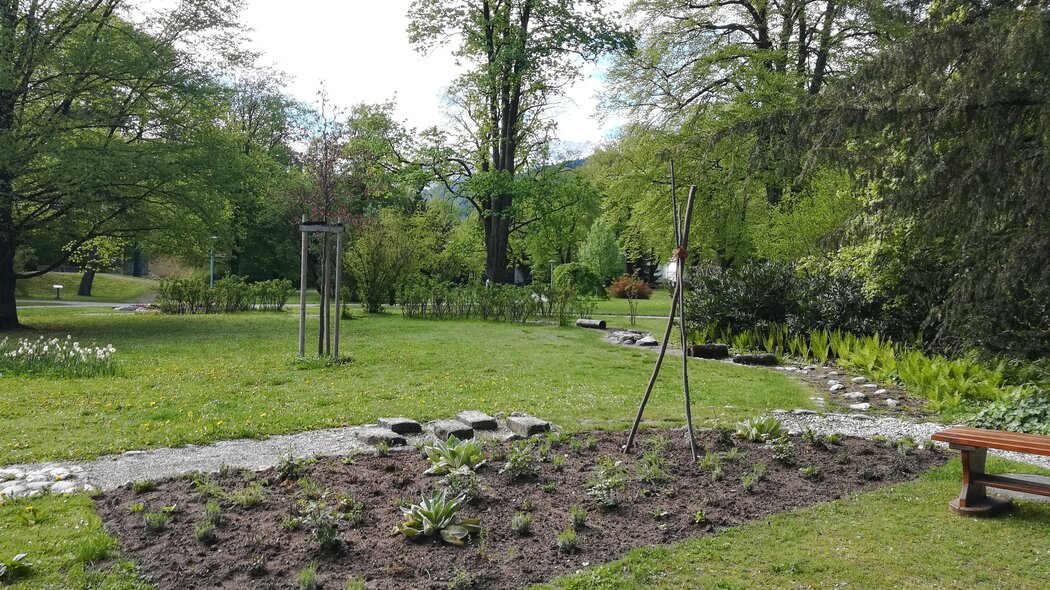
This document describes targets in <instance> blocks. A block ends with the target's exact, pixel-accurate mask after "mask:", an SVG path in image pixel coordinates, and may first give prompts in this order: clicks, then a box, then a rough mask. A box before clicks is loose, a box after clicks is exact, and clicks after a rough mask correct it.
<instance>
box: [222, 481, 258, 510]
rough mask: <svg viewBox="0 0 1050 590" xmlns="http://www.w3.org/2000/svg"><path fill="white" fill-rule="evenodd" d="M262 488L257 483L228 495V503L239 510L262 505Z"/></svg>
mask: <svg viewBox="0 0 1050 590" xmlns="http://www.w3.org/2000/svg"><path fill="white" fill-rule="evenodd" d="M263 496H264V492H263V488H262V486H261V485H259V484H258V483H253V484H250V485H248V486H245V487H244V489H241V490H239V491H236V492H234V493H232V494H230V502H233V504H234V505H236V506H239V507H241V508H252V507H255V506H258V505H259V504H262V502H263Z"/></svg>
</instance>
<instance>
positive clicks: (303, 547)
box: [97, 430, 948, 590]
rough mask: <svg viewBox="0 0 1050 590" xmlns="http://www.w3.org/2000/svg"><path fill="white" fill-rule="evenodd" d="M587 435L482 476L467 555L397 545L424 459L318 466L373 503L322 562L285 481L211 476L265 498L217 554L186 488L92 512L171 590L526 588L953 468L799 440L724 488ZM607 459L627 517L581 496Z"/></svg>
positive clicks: (316, 476)
mask: <svg viewBox="0 0 1050 590" xmlns="http://www.w3.org/2000/svg"><path fill="white" fill-rule="evenodd" d="M589 436H593V437H595V438H596V439H597V447H596V448H595V449H593V450H591V449H587V448H586V446H584V448H582V449H580V448H579V445H576V446H577V449H576V450H574V449H573V448H572V447H571V446H570V445H568V444H563V445H562V446H560V447H557V448H554V449H552V450H550V452H549V454H548V459H547V460H546V461H544V462H543V463H542V464H541V467H540V474H539V476H538V477H536V478H534V479H530V480H527V481H518V480H514V479H512V478H511V477H510V475H509V474H501V473H499V470H500V468H501V467H502V464H503V463H502V462H501V461H498V460H493V461H490V462H489V464H488V465H486V466H483V467H481V468H480V469H479V471H478V473H479V475H480V476H481V477H482V478H483V480H484V481H485V483H486V484H487V485H488V486H489V489H488V491H487V492H486V493H485V495H484V497H483V498H482V499H480V500H478V501H477V502H475V503H473V504H468V505H467V506H466V507H465V508H464V509H463V514H464V516H468V517H477V518H480V519H481V523H482V526H483V527H484V534H483V536H482V538H481V539H479V538H477V537H475V538H472V539H471V540H470V541H469V543H468V544H467V546H466V547H455V546H451V545H447V544H443V543H441V542H440V541H437V540H430V541H423V542H413V541H407V540H405V539H404V538H402V537H399V536H391V535H390V531H391V529H392V527H393V526H394V524H395V523H397V522H398V521H399V520H400V519H401V514H400V511H399V509H398V506H397V504H398V501H399V500H400V499H407V500H418V498H419V495H420V493H421V492H422V491H425V490H429V489H432V488H434V487H435V486H438V485H439V478H436V477H430V476H426V475H423V471H424V470H425V469H426V468H427V467H428V464H427V462H426V460H425V459H423V458H422V457H421V456H420V455H419V453H417V452H415V451H408V452H401V453H395V454H394V455H393V456H391V457H386V458H381V457H371V456H367V457H365V456H359V457H357V458H355V460H354V462H353V463H352V464H344V462H343V461H342V460H341V459H323V460H321V461H319V462H318V463H316V464H314V465H313V466H312V467H310V468H309V470H308V474H307V477H309V478H311V479H313V480H316V481H317V482H320V483H321V484H322V485H323V486H325V487H327V488H330V490H331V494H332V495H334V494H336V493H342V492H350V493H352V494H353V495H354V496H355V497H356V498H357V499H358V500H360V501H361V502H363V503H364V504H365V507H366V508H365V512H364V520H363V522H362V523H361V524H360V525H358V526H357V527H356V528H351V527H350V526H349V524H348V523H346V522H342V523H341V524H340V530H341V532H342V534H343V535H344V537H345V542H344V544H343V548H342V549H341V550H340V551H337V552H322V551H320V550H319V548H318V546H317V544H316V543H315V542H314V541H313V539H312V537H311V535H310V533H309V531H305V530H293V531H288V530H285V529H284V528H283V527H282V525H281V522H282V519H284V518H285V517H287V516H289V515H290V514H294V513H295V511H296V510H297V503H298V500H299V499H300V498H301V496H302V492H301V491H300V487H299V486H298V485H296V484H295V483H294V482H278V476H277V474H276V473H275V472H274V471H273V470H269V471H264V472H261V473H258V474H256V473H247V472H233V473H229V474H226V475H222V476H213V479H214V481H215V482H216V483H218V484H219V485H220V486H221V487H222V488H224V489H225V490H226V491H227V492H229V491H236V490H238V489H241V488H243V487H244V486H245V485H248V482H249V481H252V480H254V481H257V482H261V483H262V484H263V485H264V487H265V499H264V501H263V503H262V504H260V505H258V506H256V507H253V508H239V507H236V506H234V505H233V504H232V503H231V502H229V501H228V500H223V501H222V502H221V504H222V507H223V523H222V525H221V526H220V527H219V529H218V532H217V537H218V540H217V542H216V543H215V544H214V545H207V544H205V543H203V542H201V541H199V540H197V537H196V535H195V533H194V527H195V525H196V524H197V523H198V522H199V521H201V520H202V515H203V507H204V502H205V499H204V498H202V497H201V494H200V493H198V492H196V491H194V488H193V487H192V486H191V483H190V481H189V478H179V479H173V480H169V481H165V482H161V483H160V484H159V485H158V487H157V489H155V490H154V491H150V492H146V493H142V494H136V493H135V492H134V491H132V490H131V489H130V488H129V487H125V488H122V489H119V490H116V491H113V492H109V493H106V494H104V495H102V496H100V497H99V498H98V500H97V507H98V511H99V514H101V515H102V518H103V520H104V521H105V525H106V528H107V529H109V530H110V531H111V532H113V533H114V534H116V535H117V536H118V537H119V539H120V545H121V550H122V552H123V554H124V555H125V556H126V557H129V558H132V559H134V560H135V561H136V562H137V563H138V564H139V567H140V572H141V574H142V576H143V577H144V578H145V579H146V580H148V581H150V582H153V583H155V584H156V585H157V586H158V587H159V588H161V589H162V590H163V589H179V590H189V589H204V588H236V589H249V588H250V589H271V588H272V589H277V588H280V589H287V588H294V587H296V577H297V575H298V573H299V571H300V570H302V569H303V568H304V567H306V566H307V565H309V564H310V563H311V562H316V563H317V572H318V579H319V580H320V582H321V587H322V588H326V589H329V590H338V589H342V588H343V587H344V586H345V584H346V581H347V580H348V579H351V578H354V577H358V576H360V577H363V578H365V579H367V580H368V588H376V589H379V588H398V589H406V588H447V587H448V585H449V581H450V579H451V578H452V577H453V576H454V575H457V574H458V575H460V576H461V579H462V577H467V576H469V577H471V578H473V579H474V580H475V581H476V584H477V587H483V588H518V587H521V586H524V585H527V584H530V583H535V582H542V581H546V580H550V579H552V578H555V577H557V576H559V575H562V574H567V573H571V572H574V571H576V570H578V569H580V568H583V567H586V566H587V565H596V564H599V563H602V562H608V561H611V560H614V559H617V558H619V557H622V556H623V555H624V554H625V553H626V552H627V551H628V550H630V549H632V548H635V547H641V546H648V545H657V544H663V543H671V542H675V541H681V540H684V539H689V538H693V537H699V536H702V535H708V534H711V533H712V532H714V531H716V530H718V529H721V528H724V527H728V526H732V525H737V524H740V523H744V522H747V521H750V520H754V519H756V518H759V517H762V516H766V515H769V514H773V513H775V512H780V511H783V510H789V509H793V508H798V507H802V506H809V505H812V504H816V503H819V502H827V501H829V500H832V499H836V498H839V497H842V496H845V495H848V494H851V493H853V492H858V491H862V490H870V489H873V488H876V487H878V486H881V485H886V484H889V483H894V482H900V481H904V480H909V479H912V478H914V477H915V476H916V475H917V474H918V473H920V472H923V471H925V470H927V469H929V468H931V467H932V466H934V465H939V464H941V463H943V462H944V461H946V460H947V458H948V456H947V455H946V454H940V453H937V452H935V451H913V452H911V453H910V454H908V455H902V454H900V453H899V452H898V451H896V450H894V449H892V448H889V447H887V446H881V445H877V444H875V443H872V442H870V441H866V440H861V439H850V438H844V439H843V440H842V442H841V444H839V445H831V446H829V447H828V448H826V449H825V448H815V447H813V446H812V445H810V444H808V443H806V442H804V441H802V440H801V439H799V438H797V437H795V438H793V439H792V441H793V444H794V446H795V455H796V459H795V463H794V464H793V465H784V464H782V463H778V462H777V461H775V460H774V459H773V456H772V450H771V448H769V447H767V446H765V445H763V444H761V443H752V442H742V441H738V442H737V443H736V445H737V448H738V449H739V450H740V451H741V452H742V456H741V457H740V458H739V459H736V460H734V461H725V462H724V463H723V469H724V474H725V475H724V478H723V479H721V480H720V481H716V480H714V478H713V477H712V475H711V473H710V471H702V470H700V469H698V468H697V466H696V465H695V464H694V463H693V461H692V459H691V457H690V456H689V450H688V445H687V444H686V443H685V441H684V437H683V436H682V431H681V430H673V431H669V430H663V431H648V432H643V433H642V435H641V436H640V440H641V445H640V446H639V447H638V449H637V451H636V452H635V453H632V454H631V455H627V456H625V455H623V454H621V453H620V452H619V449H620V445H622V444H623V443H624V441H625V434H624V433H605V432H595V433H579V434H576V435H574V437H573V438H575V439H577V440H578V441H584V440H585V439H586V438H587V437H589ZM654 438H656V439H660V438H665V440H666V439H670V440H669V442H668V444H667V448H666V450H665V451H664V452H663V453H661V454H660V455H661V456H662V457H663V458H664V459H665V460H666V471H667V473H668V474H669V475H670V480H669V481H666V482H664V483H648V484H647V483H642V482H640V481H638V480H637V477H636V466H637V465H638V464H639V462H640V456H641V453H642V451H643V450H644V449H645V448H646V445H647V443H649V442H651V441H652V439H654ZM700 438H701V443H702V444H703V445H704V447H705V448H707V449H710V450H712V451H713V452H717V451H723V450H724V449H725V447H723V446H722V444H721V443H720V442H719V439H718V436H717V433H715V432H713V431H704V432H702V433H701V434H700ZM510 444H513V443H503V444H501V445H496V446H494V447H492V448H491V449H490V451H491V452H494V454H495V455H496V456H497V457H498V456H499V449H504V450H505V449H506V448H508V447H509V445H510ZM553 454H562V455H565V456H566V461H565V464H564V469H563V470H561V471H557V470H555V468H554V465H553V464H552V462H551V461H550V460H549V457H550V456H551V455H553ZM600 457H609V458H612V459H614V460H616V461H622V462H623V463H622V467H624V468H625V469H626V474H627V478H626V483H625V485H624V487H623V489H622V490H620V491H618V492H616V497H617V499H618V506H617V507H616V508H614V509H611V510H606V509H602V508H600V507H598V506H595V505H594V503H593V502H592V501H591V500H590V499H589V498H588V496H587V494H586V489H587V486H588V480H591V479H592V478H593V473H592V470H593V468H594V467H595V464H596V460H598V459H599V458H600ZM760 463H761V464H765V465H766V466H767V470H766V475H765V477H764V479H762V480H761V481H760V482H759V483H758V484H757V486H756V487H755V489H754V490H753V491H752V492H747V491H744V489H743V486H742V483H741V481H742V478H743V476H744V475H746V474H748V473H749V472H751V471H752V470H753V469H754V468H755V465H756V464H760ZM801 467H817V468H819V469H820V470H821V472H822V475H821V476H819V477H817V478H806V477H804V476H803V475H802V474H801V473H800V471H799V469H800V468H801ZM544 484H553V486H554V489H553V490H549V489H548V491H544V489H543V487H542V486H543V485H544ZM330 497H331V496H329V498H330ZM333 503H334V501H333ZM133 504H142V505H143V506H144V507H145V510H146V511H159V510H160V509H161V508H162V507H164V506H175V507H176V509H175V511H174V512H173V514H172V516H171V520H170V522H169V524H168V526H167V528H166V529H165V530H163V531H161V532H150V531H148V530H147V529H146V527H145V525H144V519H143V512H132V510H131V506H132V505H133ZM523 504H531V506H528V509H529V510H531V512H532V515H533V518H534V523H533V533H532V535H531V536H528V537H520V536H518V535H517V534H515V533H514V532H513V531H512V530H511V528H510V522H511V517H512V516H513V515H514V513H515V512H518V511H521V510H522V509H523ZM574 505H581V506H584V507H585V508H586V509H587V511H588V514H589V518H588V521H587V522H588V524H587V526H586V527H585V528H583V529H582V530H581V531H580V532H579V549H578V551H577V552H575V553H573V554H570V555H566V554H562V553H559V551H558V549H557V548H556V543H555V540H556V537H557V535H558V533H560V532H562V531H564V530H566V529H567V528H569V509H570V507H572V506H574ZM699 510H702V511H703V512H704V514H705V516H706V520H705V521H704V522H703V523H702V524H696V523H694V514H695V513H696V512H697V511H699Z"/></svg>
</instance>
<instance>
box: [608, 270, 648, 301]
mask: <svg viewBox="0 0 1050 590" xmlns="http://www.w3.org/2000/svg"><path fill="white" fill-rule="evenodd" d="M606 292H607V293H608V294H609V297H612V298H614V299H649V298H651V297H652V296H653V288H652V287H650V286H649V284H648V283H646V282H645V281H643V280H641V279H639V278H638V277H633V276H631V275H623V276H621V277H620V278H618V279H616V280H614V281H613V282H612V284H611V285H609V287H608V288H607V289H606Z"/></svg>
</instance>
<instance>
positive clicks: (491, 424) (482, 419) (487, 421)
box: [456, 410, 499, 430]
mask: <svg viewBox="0 0 1050 590" xmlns="http://www.w3.org/2000/svg"><path fill="white" fill-rule="evenodd" d="M456 420H459V421H460V422H462V423H464V424H466V425H467V426H469V427H471V428H473V429H474V430H496V429H497V428H499V425H498V424H496V419H495V418H493V417H492V416H489V415H488V414H486V413H484V412H479V411H477V410H467V411H465V412H460V413H459V414H456Z"/></svg>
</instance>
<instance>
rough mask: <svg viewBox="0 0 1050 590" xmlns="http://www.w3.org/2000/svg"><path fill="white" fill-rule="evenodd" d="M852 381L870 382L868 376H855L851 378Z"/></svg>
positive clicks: (858, 382)
mask: <svg viewBox="0 0 1050 590" xmlns="http://www.w3.org/2000/svg"><path fill="white" fill-rule="evenodd" d="M850 381H852V382H853V383H857V384H860V383H867V382H868V378H867V377H854V378H852V379H850Z"/></svg>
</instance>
